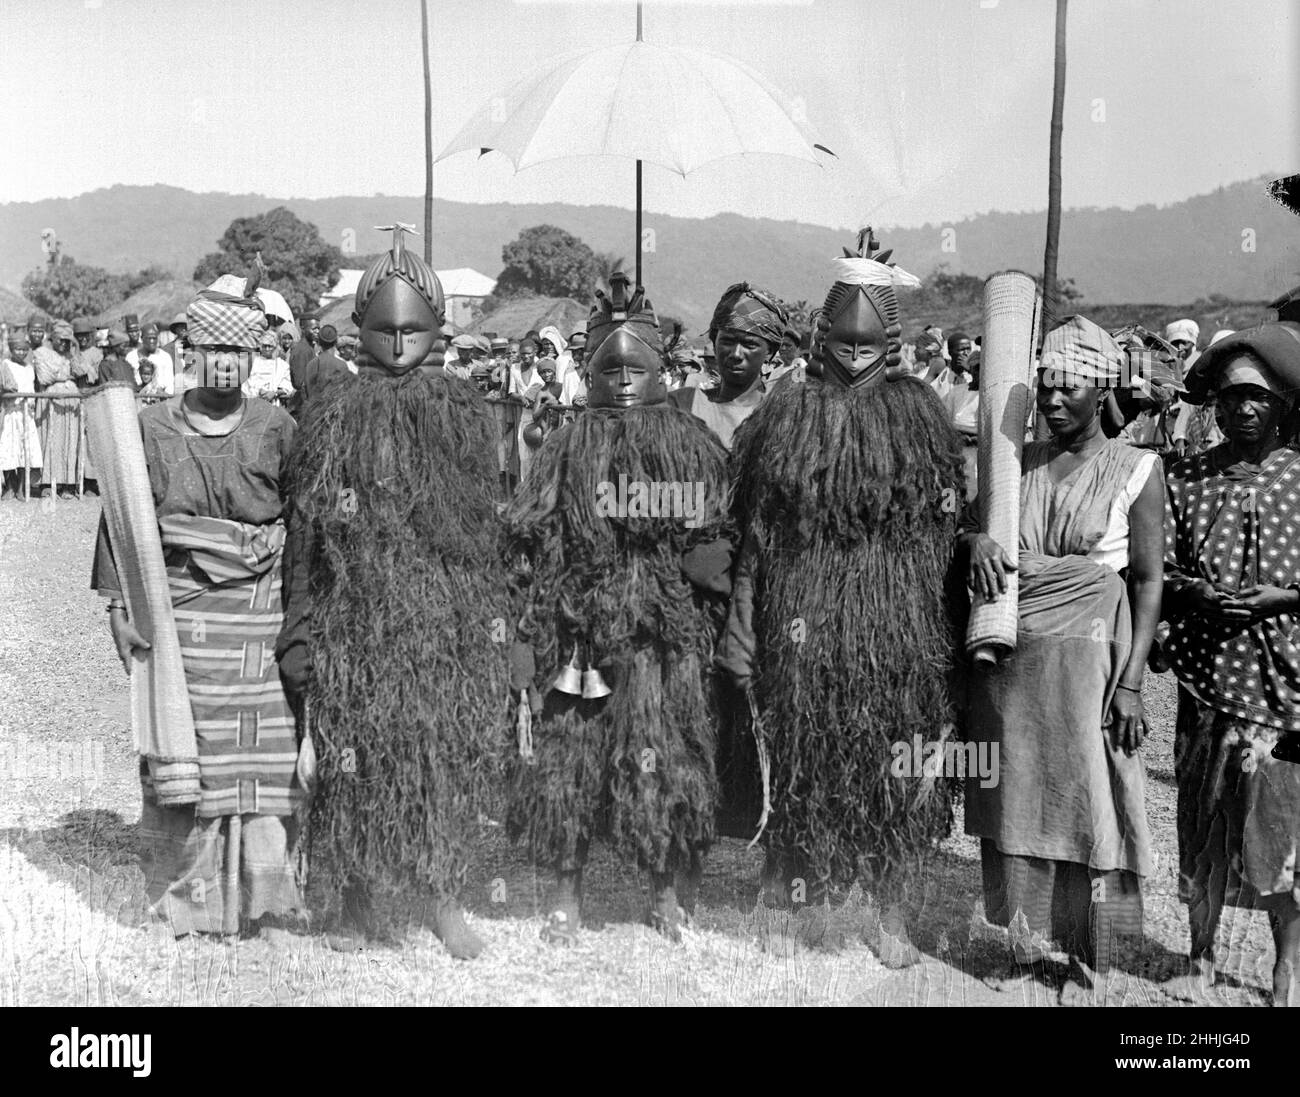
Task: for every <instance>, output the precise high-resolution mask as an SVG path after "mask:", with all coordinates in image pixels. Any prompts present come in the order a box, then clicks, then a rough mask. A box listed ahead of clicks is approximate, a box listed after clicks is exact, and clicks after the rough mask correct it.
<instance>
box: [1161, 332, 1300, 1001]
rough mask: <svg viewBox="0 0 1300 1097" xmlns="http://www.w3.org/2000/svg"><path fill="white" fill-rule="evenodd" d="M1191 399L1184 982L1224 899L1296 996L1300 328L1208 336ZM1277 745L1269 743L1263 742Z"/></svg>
mask: <svg viewBox="0 0 1300 1097" xmlns="http://www.w3.org/2000/svg"><path fill="white" fill-rule="evenodd" d="M1195 381H1196V384H1195V385H1194V386H1193V388H1192V391H1191V392H1189V394H1188V399H1189V400H1192V401H1193V402H1195V403H1202V402H1212V403H1213V404H1215V405H1217V407H1218V409H1219V411H1220V414H1221V419H1222V423H1223V429H1224V433H1225V434H1226V440H1225V441H1224V442H1223V443H1222V444H1221V445H1218V446H1215V447H1214V448H1212V449H1210V450H1208V451H1207V452H1204V453H1200V454H1197V455H1195V456H1190V457H1185V458H1183V459H1182V460H1181V461H1178V462H1176V463H1175V464H1173V465H1172V466H1171V467H1170V469H1169V475H1168V477H1167V490H1168V499H1169V511H1170V518H1169V530H1168V537H1167V546H1168V547H1167V549H1166V556H1165V575H1166V582H1165V607H1166V613H1167V615H1168V616H1169V618H1170V620H1171V622H1172V629H1171V633H1170V637H1169V640H1168V642H1167V643H1166V645H1165V646H1166V650H1167V652H1168V656H1169V659H1170V663H1171V665H1172V669H1173V671H1174V674H1175V675H1176V676H1177V677H1178V681H1179V690H1178V727H1177V732H1176V739H1175V749H1174V760H1175V761H1174V772H1175V776H1176V778H1177V781H1178V857H1179V868H1180V876H1179V898H1181V899H1182V900H1183V902H1185V903H1186V904H1187V913H1188V919H1189V921H1190V923H1191V937H1192V943H1191V972H1190V980H1189V981H1190V984H1191V985H1190V987H1189V989H1190V990H1191V991H1192V992H1193V993H1199V992H1203V991H1204V990H1206V989H1208V987H1209V986H1210V985H1211V984H1212V983H1213V981H1214V938H1215V932H1216V930H1217V929H1218V925H1219V919H1220V915H1221V913H1222V910H1223V907H1224V906H1225V905H1226V906H1234V907H1244V908H1248V909H1263V910H1266V911H1267V912H1268V918H1269V924H1270V926H1271V927H1272V930H1273V941H1274V946H1275V948H1276V958H1275V964H1274V967H1273V1004H1274V1005H1294V1004H1297V999H1296V993H1295V987H1296V965H1297V963H1300V765H1292V764H1290V762H1288V761H1282V760H1280V759H1279V757H1278V755H1281V756H1284V757H1287V758H1289V759H1290V761H1292V762H1294V761H1300V750H1298V749H1297V747H1300V454H1297V452H1296V450H1295V448H1294V446H1293V444H1292V441H1291V440H1292V438H1293V437H1294V422H1293V420H1292V419H1291V418H1289V416H1290V413H1291V412H1293V411H1294V409H1295V406H1296V395H1297V392H1300V325H1292V324H1263V325H1260V326H1258V327H1254V328H1248V329H1246V330H1245V331H1241V332H1238V333H1237V334H1235V335H1232V336H1229V337H1228V338H1226V339H1223V340H1221V341H1220V342H1218V343H1216V344H1214V345H1213V346H1211V347H1210V348H1209V349H1207V350H1206V352H1205V354H1204V355H1202V357H1201V361H1200V362H1199V363H1198V370H1197V376H1196V378H1195ZM1275 748H1276V753H1275Z"/></svg>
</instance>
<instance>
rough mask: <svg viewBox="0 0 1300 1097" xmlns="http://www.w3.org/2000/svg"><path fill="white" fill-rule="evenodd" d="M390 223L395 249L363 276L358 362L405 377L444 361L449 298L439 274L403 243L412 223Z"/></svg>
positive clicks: (358, 310)
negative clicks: (445, 317) (420, 368)
mask: <svg viewBox="0 0 1300 1097" xmlns="http://www.w3.org/2000/svg"><path fill="white" fill-rule="evenodd" d="M384 227H385V228H391V229H392V231H393V247H392V250H391V251H389V252H388V253H387V254H385V255H383V256H382V257H380V258H379V259H377V260H375V262H373V263H371V264H370V266H369V267H368V268H367V269H366V272H365V274H363V275H362V277H361V281H360V282H359V283H358V284H357V296H356V311H355V312H354V313H353V314H352V320H353V322H354V323H355V324H356V325H357V328H358V339H359V346H358V350H357V361H358V362H359V363H363V364H367V365H375V366H379V367H381V368H382V369H385V370H387V371H388V372H389V373H391V374H393V375H394V376H398V377H400V376H402V375H403V374H405V373H409V372H410V371H411V370H413V369H415V368H416V367H417V366H426V365H431V366H440V365H442V363H443V359H444V356H445V354H446V349H447V348H446V342H445V341H444V339H443V336H442V324H443V318H444V314H443V301H444V298H443V292H442V284H441V283H440V282H439V281H438V276H437V275H436V274H434V273H433V271H432V270H430V269H429V267H428V266H427V265H426V264H425V263H424V261H423V260H421V259H420V258H419V257H418V256H416V255H413V254H411V253H410V252H408V251H407V250H406V249H405V247H404V246H403V243H402V235H403V233H405V232H408V231H410V229H409V227H408V226H405V225H400V224H399V225H395V226H384Z"/></svg>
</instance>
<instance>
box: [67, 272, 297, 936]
mask: <svg viewBox="0 0 1300 1097" xmlns="http://www.w3.org/2000/svg"><path fill="white" fill-rule="evenodd" d="M255 288H256V285H255V282H254V284H253V285H251V286H250V287H249V288H248V290H247V293H248V296H247V297H233V296H230V295H227V294H223V293H215V292H210V291H206V292H204V293H201V294H200V295H199V296H198V298H197V299H195V300H194V301H193V302H191V304H190V306H189V310H188V319H189V337H190V339H191V340H192V342H193V344H194V350H193V353H194V354H195V356H196V360H197V363H198V381H199V384H198V386H197V387H195V388H192V389H189V390H188V391H187V392H185V393H183V394H180V395H176V396H172V397H171V398H169V399H167V400H166V401H164V402H161V403H155V404H150V405H148V406H147V407H146V408H145V409H144V410H143V411H142V412H141V413H140V433H141V435H142V436H143V440H144V453H145V458H146V461H147V463H148V469H149V483H150V486H151V488H152V490H153V501H154V507H155V510H156V512H157V516H158V525H159V528H160V530H161V533H162V543H163V549H164V552H165V558H166V563H167V579H168V586H169V589H170V594H171V600H172V606H173V613H174V616H175V619H176V625H177V633H178V635H179V638H180V642H181V659H182V663H183V666H184V670H185V678H186V681H187V684H188V687H189V693H190V706H191V708H192V710H193V715H194V730H195V740H196V742H195V743H194V746H195V747H196V748H197V756H198V766H199V777H198V784H199V789H198V802H197V804H191V805H187V806H170V802H171V800H172V799H173V797H172V796H171V795H170V793H171V792H172V790H173V787H174V786H173V779H174V766H173V763H174V761H175V759H174V757H169V756H168V755H170V754H171V751H170V750H163V749H158V750H157V753H156V754H155V752H154V751H153V750H150V749H148V745H146V750H145V756H144V757H142V759H141V766H140V778H141V786H142V792H143V800H144V806H143V809H142V812H141V820H140V831H141V835H142V838H143V842H144V850H143V854H142V867H143V869H144V876H145V887H146V892H147V894H148V897H149V902H150V906H151V909H152V910H153V912H154V913H156V914H157V915H159V916H161V917H163V918H165V919H167V920H168V921H169V922H170V923H171V927H172V929H173V931H174V932H175V933H176V934H177V936H181V935H184V934H188V933H222V934H227V935H230V934H235V933H238V932H239V931H240V930H241V928H251V929H253V930H256V929H258V928H259V927H260V928H275V929H277V931H278V930H280V929H281V928H282V927H281V925H280V923H281V920H283V919H293V920H296V919H297V917H298V915H299V911H300V907H301V905H302V904H301V896H300V893H299V888H298V882H297V879H296V874H295V870H294V854H295V848H294V847H295V845H296V842H297V836H298V822H297V818H296V813H297V812H299V811H300V810H301V809H302V807H303V806H304V800H305V790H304V788H303V786H302V784H301V782H300V780H299V778H298V774H297V761H298V755H299V743H298V736H297V734H296V731H295V728H294V719H293V714H292V712H291V711H290V709H289V705H288V702H287V700H286V698H285V694H284V690H283V689H282V687H281V684H280V675H279V672H278V670H277V668H276V666H275V661H274V660H273V659H272V658H271V649H272V646H273V644H274V643H275V638H276V635H277V634H278V632H279V629H280V622H281V619H282V613H281V590H280V584H281V579H280V564H281V556H282V553H283V549H284V543H285V527H284V522H283V520H282V513H283V510H284V502H283V499H282V495H281V492H282V490H283V487H284V474H285V463H286V460H287V458H288V455H289V447H290V445H291V443H292V442H293V435H294V425H293V420H292V419H290V418H289V416H288V415H287V414H286V413H285V412H283V411H281V410H280V409H279V408H276V407H272V406H271V405H270V404H267V403H264V402H263V401H261V400H246V399H244V397H243V394H242V393H241V391H240V386H241V384H242V383H243V382H244V380H245V379H246V378H247V376H248V371H249V367H250V364H251V361H252V357H253V353H254V349H255V348H256V346H257V343H258V338H259V336H260V335H261V333H262V332H263V331H264V330H265V328H266V316H265V314H264V313H263V312H262V305H261V303H260V301H259V300H258V299H257V297H256V296H254V290H255ZM119 341H120V342H121V343H123V344H125V342H126V336H125V335H121V334H119V333H114V336H113V342H114V343H117V342H119ZM106 361H107V360H106ZM91 585H92V586H94V587H96V588H97V589H98V590H99V592H100V594H101V595H103V596H104V597H106V598H108V599H109V623H110V626H111V628H112V631H113V640H114V643H115V645H116V647H117V651H118V655H119V657H120V658H121V659H122V663H123V665H124V666H125V667H126V668H127V671H128V673H130V671H131V668H132V666H133V662H134V652H135V651H136V650H137V649H141V648H147V647H148V646H149V644H148V643H147V641H146V638H145V637H144V636H142V635H141V633H140V632H139V631H137V628H136V623H135V622H132V621H130V620H128V618H127V612H126V608H125V605H124V602H123V598H122V589H123V587H122V581H121V580H120V579H119V574H118V568H117V564H116V561H115V559H114V553H113V545H112V543H111V541H110V537H109V533H108V527H107V525H106V524H105V523H104V522H101V524H100V535H99V542H98V545H97V547H96V556H95V569H94V575H93V577H92V579H91ZM145 627H146V629H147V626H145ZM187 753H191V754H192V753H194V751H192V750H191V751H190V752H187ZM236 823H237V824H238V825H236ZM232 882H233V887H234V889H235V894H231V886H232Z"/></svg>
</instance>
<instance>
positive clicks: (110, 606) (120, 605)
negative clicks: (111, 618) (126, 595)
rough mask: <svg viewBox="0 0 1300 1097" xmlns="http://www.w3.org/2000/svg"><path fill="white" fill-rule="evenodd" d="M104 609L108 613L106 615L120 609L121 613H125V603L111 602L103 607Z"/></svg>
mask: <svg viewBox="0 0 1300 1097" xmlns="http://www.w3.org/2000/svg"><path fill="white" fill-rule="evenodd" d="M104 608H105V610H106V612H108V613H112V612H113V610H115V609H120V610H122V611H123V612H125V611H126V603H125V602H112V601H110V602H109V603H108V605H107V606H105V607H104Z"/></svg>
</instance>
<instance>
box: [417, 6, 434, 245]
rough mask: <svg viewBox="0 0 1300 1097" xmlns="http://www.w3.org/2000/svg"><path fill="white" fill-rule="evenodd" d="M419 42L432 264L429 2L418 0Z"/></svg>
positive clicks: (427, 232) (427, 230)
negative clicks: (422, 76) (422, 78)
mask: <svg viewBox="0 0 1300 1097" xmlns="http://www.w3.org/2000/svg"><path fill="white" fill-rule="evenodd" d="M420 44H421V46H422V47H423V49H424V224H423V225H422V226H421V227H422V228H423V229H424V261H425V262H426V263H428V264H429V265H430V266H433V89H432V88H431V87H430V85H429V3H428V0H420Z"/></svg>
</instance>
